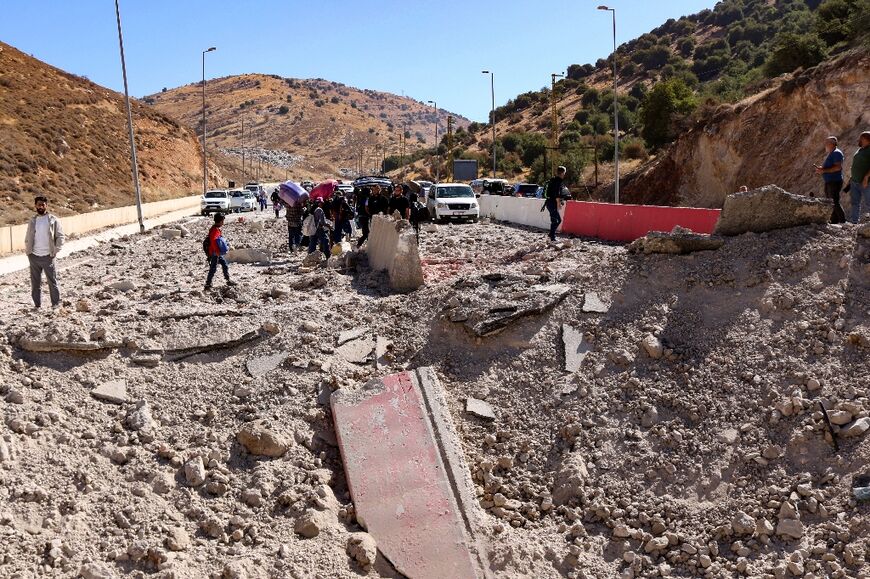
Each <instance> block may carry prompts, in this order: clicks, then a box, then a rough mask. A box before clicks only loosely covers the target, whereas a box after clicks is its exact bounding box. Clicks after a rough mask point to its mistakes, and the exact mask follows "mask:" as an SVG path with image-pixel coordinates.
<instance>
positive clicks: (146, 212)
mask: <svg viewBox="0 0 870 579" xmlns="http://www.w3.org/2000/svg"><path fill="white" fill-rule="evenodd" d="M199 200H200V196H199V195H191V196H189V197H179V198H177V199H166V200H164V201H154V202H152V203H143V204H142V217H143V218H144V219H148V218H151V217H157V216H159V215H164V214H166V213H171V212H173V211H180V210H183V209H191V210H194V209H197V210H198V209H199ZM192 212H193V211H192ZM138 219H139V218H138V215H137V213H136V206H135V205H128V206H126V207H116V208H114V209H104V210H102V211H94V212H91V213H81V214H79V215H70V216H67V217H61V218H60V223H61V226H62V227H63V232H64V234H65V235H68V236H69V235H81V234H83V233H90V232H92V231H96V230H98V229H104V228H106V227H114V226H116V225H126V224H128V223H136V221H137V220H138ZM26 232H27V224H26V223H24V224H21V225H7V226H5V227H0V254H5V253H13V252H16V251H22V250H23V249H24V235H25V233H26Z"/></svg>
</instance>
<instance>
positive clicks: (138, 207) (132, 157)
mask: <svg viewBox="0 0 870 579" xmlns="http://www.w3.org/2000/svg"><path fill="white" fill-rule="evenodd" d="M115 17H116V18H117V20H118V45H119V46H120V48H121V74H123V75H124V103H125V104H126V105H127V131H128V132H129V133H130V166H131V167H132V171H133V189H134V190H135V191H136V215H137V216H138V217H139V233H145V222H144V221H143V220H142V192H141V191H140V190H139V163H138V162H137V161H136V139H134V138H133V112H132V111H131V109H130V91H129V90H128V89H127V62H126V60H125V59H124V37H123V35H122V34H121V8H120V6H118V0H115Z"/></svg>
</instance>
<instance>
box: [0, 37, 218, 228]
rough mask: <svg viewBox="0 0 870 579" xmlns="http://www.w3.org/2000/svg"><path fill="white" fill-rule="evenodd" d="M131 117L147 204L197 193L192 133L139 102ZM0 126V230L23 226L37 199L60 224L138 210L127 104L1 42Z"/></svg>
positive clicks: (197, 158) (198, 168)
mask: <svg viewBox="0 0 870 579" xmlns="http://www.w3.org/2000/svg"><path fill="white" fill-rule="evenodd" d="M133 116H134V124H135V129H136V147H137V150H138V153H139V169H140V182H141V186H142V192H143V196H144V200H145V201H156V200H160V199H167V198H170V197H177V196H180V195H183V194H188V193H191V192H195V191H197V190H199V188H200V187H201V183H202V156H201V154H200V147H199V145H198V143H197V140H196V137H195V136H194V135H193V133H192V132H191V131H190V130H189V129H187V128H186V127H184V126H182V125H181V124H179V123H178V122H177V121H175V120H173V119H171V118H169V117H167V116H166V115H164V114H162V113H160V112H158V111H155V110H153V109H152V108H151V107H147V106H142V105H141V104H140V103H139V102H136V101H134V102H133ZM0 126H2V130H0V195H2V196H3V211H2V213H0V224H10V223H20V222H22V221H24V220H25V219H26V216H27V215H29V214H30V212H31V207H32V204H33V197H34V195H36V194H37V193H44V194H46V195H48V197H49V199H50V200H51V208H52V211H55V212H56V213H58V214H60V215H69V214H73V213H81V212H84V211H92V210H96V209H105V208H108V207H117V206H122V205H130V204H132V203H133V199H134V195H133V185H132V178H131V175H130V157H129V145H128V137H127V125H126V113H125V110H124V100H123V95H121V94H119V93H116V92H114V91H111V90H109V89H107V88H104V87H101V86H99V85H97V84H94V83H92V82H90V81H89V80H88V79H86V78H83V77H80V76H76V75H73V74H70V73H67V72H64V71H62V70H60V69H57V68H55V67H53V66H49V65H47V64H45V63H44V62H41V61H39V60H37V59H35V58H33V57H31V56H28V55H26V54H24V53H22V52H20V51H19V50H16V49H15V48H13V47H12V46H9V45H8V44H4V43H2V42H0ZM211 173H212V177H213V182H214V183H218V182H221V183H222V182H223V177H221V175H220V171H219V170H218V169H217V168H214V167H213V168H212V171H211Z"/></svg>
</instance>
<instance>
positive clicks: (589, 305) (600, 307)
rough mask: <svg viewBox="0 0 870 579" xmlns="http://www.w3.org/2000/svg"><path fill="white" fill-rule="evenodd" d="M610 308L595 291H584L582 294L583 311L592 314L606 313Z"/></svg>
mask: <svg viewBox="0 0 870 579" xmlns="http://www.w3.org/2000/svg"><path fill="white" fill-rule="evenodd" d="M609 310H610V306H608V305H607V304H606V303H604V301H602V299H601V298H600V297H599V296H598V294H597V293H595V292H586V294H585V295H584V296H583V311H584V312H586V313H593V314H606V313H607V312H608V311H609Z"/></svg>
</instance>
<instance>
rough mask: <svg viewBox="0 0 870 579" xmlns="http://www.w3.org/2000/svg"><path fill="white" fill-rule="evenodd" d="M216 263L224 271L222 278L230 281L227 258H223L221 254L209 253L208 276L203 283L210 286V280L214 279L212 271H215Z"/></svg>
mask: <svg viewBox="0 0 870 579" xmlns="http://www.w3.org/2000/svg"><path fill="white" fill-rule="evenodd" d="M218 264H221V269H223V272H224V279H226V280H227V281H230V266H229V265H228V264H227V260H225V259H224V256H222V255H210V256H208V277H207V278H205V285H206V286H211V280H212V279H214V273H215V272H216V271H217V266H218Z"/></svg>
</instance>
